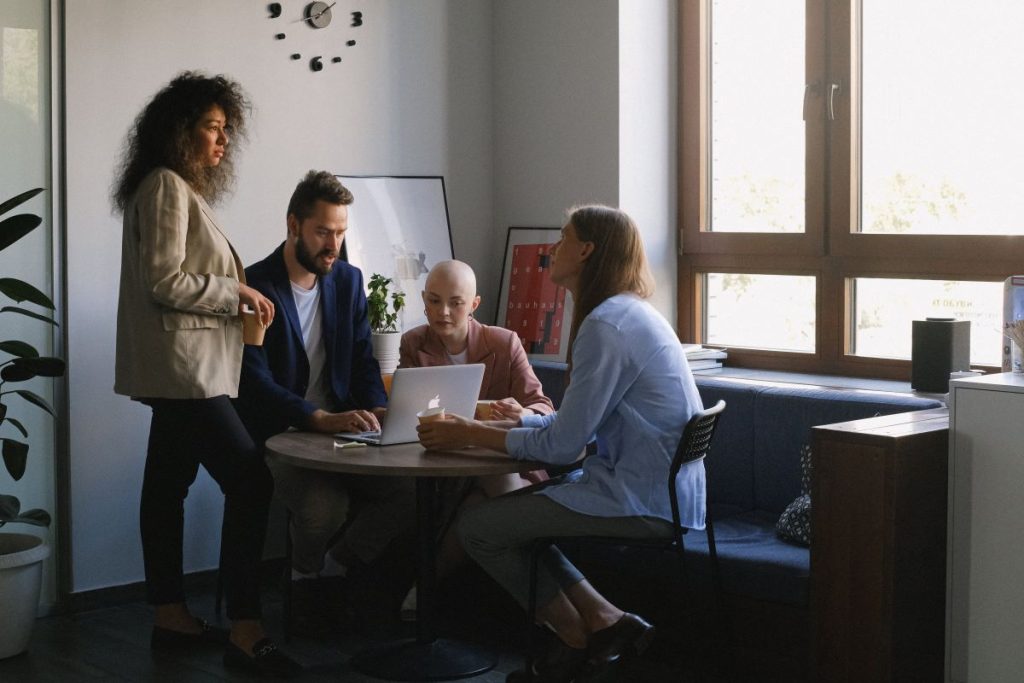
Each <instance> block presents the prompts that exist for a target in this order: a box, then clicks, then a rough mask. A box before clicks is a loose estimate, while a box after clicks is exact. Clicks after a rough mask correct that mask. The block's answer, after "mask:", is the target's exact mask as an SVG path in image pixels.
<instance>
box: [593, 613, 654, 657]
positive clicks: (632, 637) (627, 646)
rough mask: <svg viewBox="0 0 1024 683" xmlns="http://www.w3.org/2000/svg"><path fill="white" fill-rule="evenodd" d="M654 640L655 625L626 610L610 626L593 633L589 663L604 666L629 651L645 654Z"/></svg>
mask: <svg viewBox="0 0 1024 683" xmlns="http://www.w3.org/2000/svg"><path fill="white" fill-rule="evenodd" d="M652 640H654V627H653V626H651V625H650V624H648V623H647V622H646V621H644V620H643V618H641V617H638V616H637V615H635V614H630V613H629V612H626V613H625V614H623V615H622V617H621V618H620V619H619V620H618V621H616V622H615V623H614V624H612V625H611V626H609V627H608V628H603V629H601V630H600V631H596V632H594V633H592V634H591V636H590V642H589V643H588V644H587V663H588V664H590V665H596V666H602V665H606V664H611V663H612V662H615V661H618V659H619V658H620V657H622V655H624V654H627V653H635V654H638V655H640V654H643V653H644V650H646V649H647V648H648V646H649V645H650V644H651V641H652Z"/></svg>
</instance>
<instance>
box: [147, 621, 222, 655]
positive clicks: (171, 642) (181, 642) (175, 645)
mask: <svg viewBox="0 0 1024 683" xmlns="http://www.w3.org/2000/svg"><path fill="white" fill-rule="evenodd" d="M196 622H197V623H198V624H199V628H200V629H202V630H200V631H199V633H185V632H184V631H175V630H172V629H169V628H163V627H162V626H154V627H153V635H152V636H151V637H150V639H149V646H150V647H151V648H153V649H154V650H176V649H187V648H194V647H208V646H211V645H216V646H220V645H224V644H225V643H227V642H228V632H227V630H226V629H223V628H217V627H216V626H211V625H210V622H208V621H206V620H205V619H200V618H198V617H196Z"/></svg>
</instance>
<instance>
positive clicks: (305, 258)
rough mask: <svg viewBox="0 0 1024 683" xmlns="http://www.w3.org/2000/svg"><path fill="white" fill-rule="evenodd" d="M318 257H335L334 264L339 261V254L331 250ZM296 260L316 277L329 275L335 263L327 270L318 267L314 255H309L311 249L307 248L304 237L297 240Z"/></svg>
mask: <svg viewBox="0 0 1024 683" xmlns="http://www.w3.org/2000/svg"><path fill="white" fill-rule="evenodd" d="M317 256H333V257H334V262H337V260H338V254H337V253H335V252H334V251H333V250H331V249H324V250H323V251H321V252H320V253H319V254H317ZM295 260H297V261H298V262H299V265H300V266H302V267H303V268H305V269H306V270H308V271H309V272H311V273H313V274H315V275H327V274H328V273H330V272H331V268H333V267H334V262H332V263H331V265H329V266H327V267H326V268H324V267H321V266H318V265H317V263H316V259H314V258H313V256H312V254H310V253H309V249H308V248H306V243H305V242H303V241H302V235H298V236H297V237H296V239H295Z"/></svg>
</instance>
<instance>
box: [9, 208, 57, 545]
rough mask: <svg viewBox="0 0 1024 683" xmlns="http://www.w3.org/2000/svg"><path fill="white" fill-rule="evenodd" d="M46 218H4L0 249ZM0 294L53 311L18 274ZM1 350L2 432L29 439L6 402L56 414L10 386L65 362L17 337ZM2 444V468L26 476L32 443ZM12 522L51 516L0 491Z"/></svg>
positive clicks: (53, 373)
mask: <svg viewBox="0 0 1024 683" xmlns="http://www.w3.org/2000/svg"><path fill="white" fill-rule="evenodd" d="M42 191H43V189H42V188H36V189H34V190H29V191H28V192H23V193H21V194H19V195H18V196H16V197H13V198H11V199H8V200H7V201H5V202H3V203H2V204H0V216H2V215H3V214H5V213H7V212H8V211H10V210H11V209H13V208H14V207H16V206H18V205H19V204H22V203H24V202H26V201H28V200H29V199H31V198H32V197H35V196H36V195H37V194H39V193H40V192H42ZM42 222H43V219H42V218H40V217H39V216H35V215H33V214H28V213H24V214H18V215H16V216H9V217H8V218H5V219H3V220H2V221H0V251H3V250H4V249H6V248H7V247H9V246H11V245H12V244H14V243H15V242H17V241H18V240H20V239H21V238H22V237H24V236H25V235H27V234H28V233H30V232H32V231H33V230H35V229H36V228H37V227H39V224H40V223H42ZM0 294H3V295H5V296H6V297H7V298H9V299H12V300H13V301H14V302H15V303H17V304H20V303H22V302H28V303H30V304H35V305H36V306H41V307H42V308H44V309H47V310H50V311H52V310H54V306H53V302H52V301H50V297H48V296H46V295H45V294H43V293H42V292H40V291H39V290H38V289H36V288H35V287H33V286H32V285H30V284H28V283H27V282H23V281H21V280H17V279H15V278H9V277H0ZM0 314H7V315H8V316H10V315H21V316H27V317H29V318H34V319H36V320H41V321H42V322H45V323H47V324H49V325H54V326H56V325H57V321H56V320H54V319H53V318H50V317H48V316H47V315H43V314H40V313H36V312H35V311H33V310H30V309H27V308H22V307H20V306H3V307H0ZM0 351H2V352H3V353H4V354H6V355H8V356H10V358H8V359H7V360H6V361H3V362H0V430H3V428H4V427H5V426H7V425H10V427H11V428H12V429H8V430H6V431H7V432H8V433H14V432H17V433H18V434H20V435H21V436H20V438H21V439H26V440H27V439H28V430H27V429H26V428H25V425H24V424H23V423H22V422H21V421H20V420H18V419H16V418H13V417H10V416H9V415H8V406H7V402H8V400H9V398H10V397H12V396H17V397H19V398H21V399H22V400H24V401H27V402H28V403H30V404H32V405H35V406H38V407H39V408H42V409H43V410H45V411H46V412H48V413H49V414H50V415H52V416H54V417H56V414H55V413H54V410H53V407H52V406H51V405H50V404H49V403H47V401H46V399H44V398H43V397H42V396H39V395H38V394H36V393H34V392H32V391H29V390H28V389H8V388H7V387H8V385H10V384H16V383H18V382H25V381H28V380H30V379H32V378H34V377H60V376H62V375H63V374H64V361H63V360H61V359H60V358H52V357H49V356H40V355H39V352H38V351H36V349H35V348H34V347H33V346H32V345H31V344H28V343H26V342H23V341H18V340H16V339H8V340H5V341H0ZM0 433H2V432H0ZM0 442H2V444H3V447H2V452H3V459H4V466H5V467H6V468H7V472H8V473H9V474H10V475H11V477H12V478H13V479H14V480H15V481H18V480H19V479H21V478H22V476H24V474H25V466H26V464H27V463H28V443H27V441H22V440H20V439H18V438H12V437H8V436H2V437H0ZM8 522H21V523H23V524H34V525H36V526H50V514H49V513H48V512H46V511H45V510H26V511H25V512H22V511H21V501H19V500H18V499H17V498H16V497H15V496H8V495H0V527H2V526H3V525H4V524H6V523H8Z"/></svg>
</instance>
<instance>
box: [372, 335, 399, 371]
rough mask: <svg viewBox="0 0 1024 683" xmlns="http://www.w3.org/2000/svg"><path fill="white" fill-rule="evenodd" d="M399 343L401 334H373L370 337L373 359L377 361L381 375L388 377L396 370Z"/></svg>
mask: <svg viewBox="0 0 1024 683" xmlns="http://www.w3.org/2000/svg"><path fill="white" fill-rule="evenodd" d="M401 341H402V333H401V332H374V333H372V334H371V335H370V342H371V343H372V344H373V357H374V358H376V359H377V364H378V365H380V373H381V374H382V375H390V374H391V373H393V372H394V371H395V369H396V368H398V358H399V345H400V344H401Z"/></svg>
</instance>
